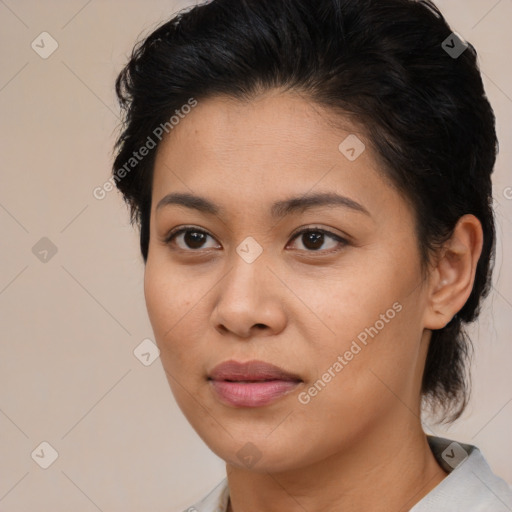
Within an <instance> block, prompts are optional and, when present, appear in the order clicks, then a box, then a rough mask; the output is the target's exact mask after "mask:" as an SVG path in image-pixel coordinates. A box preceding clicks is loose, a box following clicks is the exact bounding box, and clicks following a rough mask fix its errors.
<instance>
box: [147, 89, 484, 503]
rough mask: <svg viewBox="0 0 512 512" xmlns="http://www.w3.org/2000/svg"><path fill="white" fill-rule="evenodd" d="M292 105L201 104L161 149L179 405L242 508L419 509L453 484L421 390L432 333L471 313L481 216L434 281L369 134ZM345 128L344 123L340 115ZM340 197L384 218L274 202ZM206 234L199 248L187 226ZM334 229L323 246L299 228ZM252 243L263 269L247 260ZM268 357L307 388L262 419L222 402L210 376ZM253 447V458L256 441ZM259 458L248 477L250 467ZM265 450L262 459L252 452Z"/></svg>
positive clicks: (166, 287)
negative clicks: (353, 350)
mask: <svg viewBox="0 0 512 512" xmlns="http://www.w3.org/2000/svg"><path fill="white" fill-rule="evenodd" d="M328 115H332V114H328V113H327V112H326V111H324V110H322V108H321V107H319V106H318V105H315V104H313V103H312V102H310V101H307V100H306V99H305V98H304V97H302V96H300V95H298V94H296V93H290V92H288V93H283V92H279V91H272V92H269V93H266V94H264V95H260V96H259V97H258V98H257V99H255V100H252V101H251V102H245V103H242V102H239V101H237V100H234V99H230V98H225V97H215V98H210V99H207V100H204V101H200V102H199V104H198V106H197V107H196V108H194V109H193V110H192V112H191V113H190V114H188V115H187V116H186V117H185V119H183V120H181V122H180V124H179V125H178V126H176V127H175V128H174V130H173V131H172V132H171V133H170V135H169V136H168V137H167V138H166V139H164V140H163V141H162V143H161V145H160V147H159V149H158V154H157V158H156V162H155V171H154V181H153V191H152V212H151V221H150V244H149V255H148V260H147V264H146V268H145V281H144V286H145V297H146V303H147V309H148V314H149V317H150V321H151V324H152V327H153V330H154V334H155V338H156V341H157V344H158V346H159V348H160V350H161V360H162V364H163V367H164V370H165V372H166V375H167V378H168V381H169V384H170V387H171V389H172V391H173V394H174V396H175V398H176V401H177V403H178V405H179V407H180V408H181V410H182V411H183V413H184V414H185V416H186V418H187V419H188V421H189V422H190V424H191V425H192V427H193V428H194V429H195V430H196V431H197V433H198V434H199V435H200V436H201V438H202V439H203V440H204V441H205V443H206V444H207V445H208V446H209V447H210V448H211V449H212V450H213V452H215V453H216V454H217V455H218V456H219V457H221V458H222V459H224V460H225V461H226V470H227V475H228V481H229V487H230V510H232V511H234V512H249V511H250V512H258V511H262V512H263V511H265V512H269V511H278V510H279V511H282V510H289V511H304V510H307V511H308V512H320V511H330V512H332V511H341V510H343V511H344V512H347V511H348V512H355V511H363V510H365V511H366V510H372V511H374V512H379V511H393V512H396V511H400V510H403V511H406V510H409V509H410V508H411V507H412V506H413V505H414V504H415V503H417V502H418V501H419V500H420V499H421V498H422V497H423V496H424V495H425V494H427V493H428V492H429V491H430V490H431V489H433V488H434V487H435V486H436V485H437V484H438V483H439V482H440V481H441V480H442V479H443V478H444V477H445V476H446V473H445V472H444V471H443V470H442V469H441V467H440V466H439V465H438V463H437V461H436V460H435V458H434V456H433V454H432V452H431V451H430V449H429V447H428V444H427V441H426V436H425V433H424V432H423V430H422V427H421V422H420V384H421V376H422V372H423V368H424V363H425V357H426V354H427V348H428V343H429V340H430V336H431V329H439V328H442V327H443V326H444V325H446V324H447V323H448V322H449V321H450V319H451V318H452V317H453V315H455V313H457V311H459V310H460V308H461V307H462V306H463V305H464V303H465V302H466V300H467V298H468V297H469V294H470V292H471V289H472V285H473V281H474V274H475V268H476V263H477V261H478V258H479V256H480V252H481V246H482V230H481V225H480V223H479V221H478V220H477V219H476V218H475V217H473V216H471V215H466V216H464V217H462V218H461V219H460V221H459V223H458V224H457V227H456V229H455V231H454V235H453V237H452V239H451V240H450V241H449V242H447V244H446V245H445V247H444V248H443V250H442V251H440V252H439V256H438V258H437V259H436V260H435V262H434V263H433V264H432V266H431V267H430V270H429V274H428V278H427V279H426V280H422V274H421V269H420V257H419V252H418V247H417V242H416V237H415V232H414V214H413V210H412V209H411V207H410V206H409V204H408V203H407V201H406V200H405V198H404V197H403V196H402V195H401V194H400V193H399V192H397V191H396V190H395V189H394V188H393V187H392V186H391V185H390V183H389V182H388V181H387V180H386V179H385V178H384V177H383V174H382V169H381V167H380V165H379V163H378V162H379V160H378V158H377V156H376V154H375V153H373V151H372V149H371V147H370V144H369V142H368V141H367V140H366V139H365V137H364V134H363V133H362V132H361V130H358V128H357V127H356V126H354V125H351V124H350V123H349V121H348V119H345V124H344V127H345V128H347V129H346V130H345V129H341V128H333V125H332V123H329V122H328V117H327V116H328ZM337 119H338V120H339V117H338V118H337ZM350 133H356V134H357V136H358V137H359V138H360V140H362V141H364V142H365V144H366V150H365V151H364V152H363V153H362V154H361V155H360V156H359V157H358V158H357V159H356V160H355V161H349V160H348V159H347V158H346V157H345V156H344V155H343V154H341V152H340V151H339V149H338V146H339V144H340V142H342V141H343V140H344V139H345V137H347V135H349V134H350ZM320 191H327V192H333V191H334V192H336V193H338V194H340V195H343V196H348V197H349V198H351V199H353V200H354V201H357V202H358V203H360V204H361V205H363V206H364V207H365V208H366V209H367V210H368V212H369V213H370V215H369V216H368V215H364V214H363V213H359V212H356V211H353V210H351V209H349V208H344V207H338V206H336V207H325V206H324V207H317V208H315V209H311V210H309V211H304V212H295V213H294V214H292V215H290V216H289V217H285V218H282V219H281V220H275V219H272V218H271V217H270V213H269V212H270V206H271V204H272V203H273V202H274V201H278V200H283V199H285V198H288V197H289V196H295V195H297V196H303V195H304V194H306V193H312V192H320ZM171 192H188V193H193V194H196V195H201V196H204V197H206V198H208V199H210V200H211V201H213V202H214V203H216V204H218V205H219V206H220V207H222V208H223V209H224V210H225V215H209V214H205V213H201V212H199V211H195V210H192V209H188V208H185V207H182V206H176V205H168V206H165V207H162V208H160V209H158V211H157V209H156V205H157V204H158V202H159V201H160V200H161V199H162V198H163V197H164V196H165V195H166V194H169V193H171ZM189 225H191V226H193V228H192V231H194V228H196V229H201V230H203V231H206V232H207V234H208V235H210V236H206V238H205V239H204V241H203V242H202V245H201V243H198V244H197V245H192V246H191V245H190V244H189V245H187V244H186V241H185V239H184V236H183V235H181V236H178V237H177V238H175V239H174V241H171V242H169V243H166V242H165V238H166V235H167V234H168V233H169V232H170V231H171V229H173V228H176V227H179V226H189ZM303 227H311V228H312V231H315V229H314V228H322V229H325V230H327V231H330V232H331V233H333V234H335V235H339V236H341V237H343V238H346V239H347V241H348V243H347V244H346V245H342V244H340V243H339V242H337V241H336V240H335V239H332V238H330V237H329V236H326V237H325V238H324V242H323V244H322V243H321V242H320V243H319V244H318V246H319V249H318V250H316V251H315V250H314V249H312V248H311V247H312V244H311V242H308V240H309V239H308V238H307V236H299V237H294V236H292V235H294V232H296V231H297V229H298V228H303ZM248 236H251V237H253V238H254V239H255V240H256V241H257V242H258V244H259V245H260V246H261V248H262V249H263V252H262V253H261V255H260V256H259V257H258V258H257V259H256V260H255V261H254V262H252V263H247V262H246V261H245V260H244V259H242V258H241V257H240V256H239V255H238V253H237V252H236V248H237V247H238V246H239V245H240V244H241V243H242V242H243V241H244V240H245V239H246V237H248ZM396 302H398V303H399V304H400V305H401V306H402V309H401V311H400V312H399V313H397V314H396V315H395V316H394V318H393V319H392V320H389V322H387V323H385V326H384V328H382V329H381V330H379V332H378V334H377V335H376V336H374V337H373V338H369V341H368V344H367V345H366V346H364V347H363V348H362V350H361V351H360V352H359V353H358V354H357V355H355V356H354V357H353V359H352V360H351V361H349V362H348V364H347V365H346V366H344V367H343V369H342V371H340V372H339V373H337V374H336V377H334V378H332V380H331V381H330V382H329V383H328V384H327V385H326V386H325V388H324V389H322V391H321V392H319V393H318V394H317V395H316V396H314V397H312V398H311V400H310V402H309V403H307V404H303V403H300V402H299V400H298V395H299V393H301V392H303V391H307V390H308V389H309V388H310V387H311V386H312V385H313V384H314V383H315V381H317V380H318V379H319V378H321V376H322V375H323V374H324V373H325V372H326V371H327V369H328V368H330V367H332V365H333V363H334V362H335V361H336V360H337V357H338V355H340V354H344V353H345V352H346V351H347V350H349V348H350V346H351V343H352V341H353V340H355V339H357V335H358V334H359V333H361V332H362V331H364V329H365V328H367V327H370V326H374V325H375V323H376V321H377V320H379V319H380V318H381V317H380V315H381V314H384V313H385V312H386V311H387V310H389V309H390V308H391V307H392V305H393V304H394V303H396ZM230 359H235V360H237V361H242V362H245V361H249V360H253V359H259V360H263V361H266V362H270V363H272V364H275V365H277V366H280V367H282V368H283V369H285V370H287V371H289V372H293V373H296V374H298V375H299V376H300V377H301V379H302V380H303V383H301V384H300V385H299V386H298V387H297V388H296V389H295V390H294V391H293V392H291V393H290V394H288V395H286V396H284V397H282V398H280V399H279V400H278V401H276V402H274V403H272V404H270V405H267V406H264V407H256V408H240V407H234V406H229V405H226V404H223V403H221V402H220V401H219V399H218V398H217V397H216V396H215V394H214V393H213V392H212V389H211V386H210V384H209V382H208V380H207V375H208V372H209V371H211V370H212V369H213V367H214V366H216V365H217V364H219V363H221V362H223V361H226V360H230ZM247 443H252V445H254V446H253V447H252V448H251V446H252V445H249V448H248V447H247V446H246V444H247ZM244 446H246V448H245V449H246V450H247V449H248V450H249V451H250V452H251V453H252V454H253V455H255V457H256V458H257V457H260V458H259V459H258V460H257V462H256V463H255V464H254V465H251V466H249V464H247V463H245V462H244V460H243V459H241V458H239V457H238V456H237V452H238V451H239V450H240V449H241V448H243V447H244ZM254 447H256V448H254Z"/></svg>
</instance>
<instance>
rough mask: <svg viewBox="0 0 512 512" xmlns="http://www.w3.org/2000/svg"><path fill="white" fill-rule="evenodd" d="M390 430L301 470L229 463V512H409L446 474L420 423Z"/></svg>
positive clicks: (356, 443) (380, 431)
mask: <svg viewBox="0 0 512 512" xmlns="http://www.w3.org/2000/svg"><path fill="white" fill-rule="evenodd" d="M391 426H392V427H394V428H392V429H382V428H380V429H379V434H380V435H377V433H374V434H373V435H370V436H365V437H364V439H361V440H360V441H357V442H354V443H351V446H350V448H348V449H345V448H344V449H343V450H342V451H340V452H339V453H335V454H333V455H331V456H329V457H328V458H325V459H323V460H321V461H319V462H317V463H315V464H312V465H309V466H307V467H302V468H299V469H295V468H294V469H292V470H290V471H286V472H279V473H272V472H271V471H265V472H258V473H256V472H254V471H249V470H247V469H244V468H240V467H236V466H233V465H230V464H227V465H226V469H227V475H228V484H229V489H230V506H229V508H228V512H260V511H261V512H264V511H265V512H277V511H282V510H288V511H290V512H303V511H304V510H307V511H308V512H327V511H329V512H341V511H343V512H363V511H367V510H372V511H373V512H399V511H400V512H406V511H408V510H410V508H411V507H412V506H414V505H415V504H416V503H417V502H418V501H420V500H421V499H422V498H423V497H424V496H425V495H426V494H428V493H429V492H430V491H431V490H432V489H433V488H434V487H435V486H436V485H437V484H439V482H441V480H443V478H444V477H445V476H446V474H447V473H446V472H445V471H444V470H443V469H442V468H441V467H440V466H439V464H438V463H437V461H436V459H435V457H434V455H433V454H432V452H431V450H430V447H429V445H428V441H427V438H426V435H425V433H424V432H423V430H422V428H421V424H420V422H419V420H418V421H417V422H416V423H415V425H414V426H413V425H410V424H409V425H405V427H404V428H402V429H399V428H397V424H396V423H395V424H394V426H393V425H391ZM412 427H414V428H412ZM383 432H384V433H385V435H383Z"/></svg>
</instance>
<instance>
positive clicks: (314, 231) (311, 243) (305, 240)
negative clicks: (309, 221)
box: [292, 228, 348, 252]
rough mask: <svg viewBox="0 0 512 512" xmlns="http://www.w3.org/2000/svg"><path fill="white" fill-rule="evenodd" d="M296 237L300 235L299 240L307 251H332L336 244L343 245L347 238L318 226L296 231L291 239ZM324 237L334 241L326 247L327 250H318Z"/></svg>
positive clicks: (345, 243) (323, 241)
mask: <svg viewBox="0 0 512 512" xmlns="http://www.w3.org/2000/svg"><path fill="white" fill-rule="evenodd" d="M298 237H301V238H300V240H301V242H302V245H303V246H304V247H305V248H306V249H305V250H306V251H308V252H315V251H316V252H334V251H335V250H336V246H340V245H341V246H345V245H347V244H348V242H347V240H345V239H344V238H342V237H341V236H338V235H335V234H334V233H331V232H330V231H327V230H325V229H320V228H305V229H302V230H301V231H299V232H298V233H295V235H294V236H293V238H292V240H295V239H296V238H298ZM326 239H331V241H334V242H335V243H334V244H331V247H330V248H327V250H324V251H319V249H320V248H321V247H322V245H323V244H324V243H325V240H326ZM329 249H330V250H329ZM301 250H302V249H301Z"/></svg>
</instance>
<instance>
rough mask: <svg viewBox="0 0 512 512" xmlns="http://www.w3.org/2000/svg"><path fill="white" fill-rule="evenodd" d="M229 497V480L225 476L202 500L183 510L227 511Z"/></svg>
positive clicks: (197, 511) (189, 511)
mask: <svg viewBox="0 0 512 512" xmlns="http://www.w3.org/2000/svg"><path fill="white" fill-rule="evenodd" d="M228 499H229V488H228V480H227V478H224V480H222V481H221V482H220V483H219V484H218V485H217V486H216V487H215V488H214V489H212V490H211V491H210V492H209V493H208V494H207V495H206V496H205V497H204V498H203V499H202V500H200V501H198V502H197V503H195V504H194V505H191V506H190V507H188V508H187V509H185V510H184V511H183V512H226V510H227V506H228Z"/></svg>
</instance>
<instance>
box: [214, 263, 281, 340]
mask: <svg viewBox="0 0 512 512" xmlns="http://www.w3.org/2000/svg"><path fill="white" fill-rule="evenodd" d="M284 290H286V288H285V287H284V286H283V285H282V283H281V282H280V281H279V279H278V278H277V277H276V276H275V274H274V273H273V272H272V271H271V269H270V268H269V267H268V264H267V262H266V261H265V260H264V259H263V258H258V259H257V260H256V261H254V262H252V263H247V262H246V261H244V260H242V259H241V258H239V257H238V256H237V261H235V263H234V265H233V267H232V268H231V270H230V271H229V272H228V273H227V274H226V275H225V276H224V278H223V279H222V280H221V282H220V283H219V286H218V287H216V293H217V296H216V300H215V305H214V308H213V311H212V318H211V320H212V323H213V325H214V327H215V329H217V331H219V332H220V333H221V334H223V335H226V334H227V333H232V334H234V335H236V336H237V337H239V338H244V339H248V338H252V337H254V336H272V335H275V334H277V333H278V332H280V331H282V330H283V328H284V326H285V324H286V313H285V310H284V307H283V305H284V303H285V298H284V297H283V295H282V294H283V293H284Z"/></svg>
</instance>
